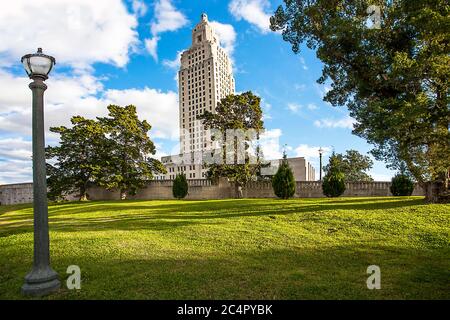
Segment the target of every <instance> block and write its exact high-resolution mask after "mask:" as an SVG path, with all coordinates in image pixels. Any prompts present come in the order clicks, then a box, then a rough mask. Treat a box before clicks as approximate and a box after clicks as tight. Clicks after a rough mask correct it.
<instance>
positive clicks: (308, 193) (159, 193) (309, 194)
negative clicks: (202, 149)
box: [0, 179, 424, 205]
mask: <svg viewBox="0 0 450 320" xmlns="http://www.w3.org/2000/svg"><path fill="white" fill-rule="evenodd" d="M172 183H173V181H172V180H155V181H150V182H149V183H148V185H147V187H146V188H144V189H142V190H140V191H139V192H138V193H137V194H136V195H135V196H129V199H142V200H147V199H148V200H152V199H155V200H156V199H173V196H172ZM188 184H189V193H188V196H187V199H191V200H201V199H227V198H233V196H234V185H233V184H232V183H229V182H228V181H227V180H226V179H221V180H220V181H219V182H218V183H216V184H214V183H212V182H211V181H208V180H204V179H197V180H188ZM390 185H391V183H390V182H377V181H375V182H348V183H346V190H345V192H344V195H343V196H344V197H372V196H378V197H382V196H391V193H390V191H389V187H390ZM88 195H89V199H91V200H119V199H120V193H119V191H117V190H116V191H114V190H113V191H108V190H106V189H104V188H100V187H96V186H94V187H90V188H89V189H88ZM413 195H415V196H423V195H424V191H423V190H422V188H420V187H419V186H418V185H416V187H415V189H414V192H413ZM243 196H244V197H245V198H275V194H274V193H273V190H272V185H271V183H270V182H260V181H258V182H250V183H249V184H248V185H247V187H246V188H244V189H243ZM295 197H296V198H321V197H324V195H323V194H322V184H321V182H319V181H297V190H296V193H295ZM74 199H75V197H74V196H71V197H69V200H74ZM32 201H33V184H32V183H22V184H13V185H2V186H0V202H1V204H2V205H6V204H16V203H30V202H32Z"/></svg>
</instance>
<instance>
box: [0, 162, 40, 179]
mask: <svg viewBox="0 0 450 320" xmlns="http://www.w3.org/2000/svg"><path fill="white" fill-rule="evenodd" d="M32 180H33V179H32V166H31V161H30V160H27V161H24V160H14V159H13V160H8V161H2V160H0V185H1V184H7V183H20V182H31V181H32Z"/></svg>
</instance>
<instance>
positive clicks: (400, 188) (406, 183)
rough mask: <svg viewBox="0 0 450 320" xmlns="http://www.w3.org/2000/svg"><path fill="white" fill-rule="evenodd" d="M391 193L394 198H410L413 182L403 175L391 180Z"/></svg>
mask: <svg viewBox="0 0 450 320" xmlns="http://www.w3.org/2000/svg"><path fill="white" fill-rule="evenodd" d="M390 189H391V193H392V194H393V195H394V196H410V195H411V194H412V193H413V191H414V182H413V181H412V180H411V178H410V177H409V176H408V175H406V174H403V173H399V174H397V175H396V176H395V177H393V178H392V184H391V188H390Z"/></svg>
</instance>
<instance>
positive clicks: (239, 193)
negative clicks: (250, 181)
mask: <svg viewBox="0 0 450 320" xmlns="http://www.w3.org/2000/svg"><path fill="white" fill-rule="evenodd" d="M234 193H235V198H236V199H242V198H243V196H242V186H241V185H240V184H239V183H238V182H235V183H234Z"/></svg>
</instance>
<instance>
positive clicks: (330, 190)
mask: <svg viewBox="0 0 450 320" xmlns="http://www.w3.org/2000/svg"><path fill="white" fill-rule="evenodd" d="M322 191H323V194H324V195H326V196H327V197H339V196H340V195H342V194H343V193H344V191H345V175H344V173H342V172H341V171H340V163H339V160H338V158H337V157H336V154H335V153H334V152H333V154H332V155H331V156H330V161H329V164H328V171H327V174H326V175H325V176H324V177H323V182H322Z"/></svg>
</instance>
